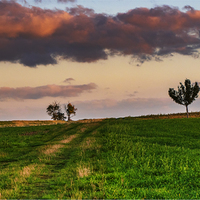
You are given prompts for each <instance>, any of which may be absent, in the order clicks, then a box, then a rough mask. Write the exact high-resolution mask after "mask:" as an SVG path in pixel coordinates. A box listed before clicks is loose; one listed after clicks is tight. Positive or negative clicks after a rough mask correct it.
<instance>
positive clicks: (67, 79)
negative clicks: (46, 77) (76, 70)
mask: <svg viewBox="0 0 200 200" xmlns="http://www.w3.org/2000/svg"><path fill="white" fill-rule="evenodd" d="M71 81H75V80H74V79H73V78H66V79H65V80H64V81H63V82H64V83H69V84H71Z"/></svg>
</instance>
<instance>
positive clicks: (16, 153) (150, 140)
mask: <svg viewBox="0 0 200 200" xmlns="http://www.w3.org/2000/svg"><path fill="white" fill-rule="evenodd" d="M151 117H152V116H151ZM152 118H155V117H152ZM141 119H146V120H141ZM141 119H140V118H131V117H127V118H119V119H104V120H99V121H98V120H88V121H87V120H82V121H78V122H73V123H67V122H65V123H64V124H57V125H51V126H50V125H45V126H29V127H28V126H27V127H2V128H1V129H0V166H1V170H0V198H2V199H36V198H37V199H38V198H40V199H41V198H46V199H48V198H50V199H68V198H70V199H71V198H72V199H116V198H117V199H142V198H144V199H161V198H162V199H172V198H173V199H197V198H200V170H199V169H200V168H199V166H200V160H199V155H200V133H199V123H200V119H199V118H189V119H185V118H181V119H153V120H152V119H151V120H149V119H147V117H146V118H145V117H143V118H141Z"/></svg>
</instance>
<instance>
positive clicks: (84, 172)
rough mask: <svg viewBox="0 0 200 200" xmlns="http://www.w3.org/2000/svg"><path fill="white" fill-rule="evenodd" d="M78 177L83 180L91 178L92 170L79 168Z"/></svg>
mask: <svg viewBox="0 0 200 200" xmlns="http://www.w3.org/2000/svg"><path fill="white" fill-rule="evenodd" d="M77 173H78V177H80V178H83V177H84V176H89V175H90V174H91V171H90V168H89V167H86V166H84V165H83V166H81V165H80V166H79V167H78V169H77Z"/></svg>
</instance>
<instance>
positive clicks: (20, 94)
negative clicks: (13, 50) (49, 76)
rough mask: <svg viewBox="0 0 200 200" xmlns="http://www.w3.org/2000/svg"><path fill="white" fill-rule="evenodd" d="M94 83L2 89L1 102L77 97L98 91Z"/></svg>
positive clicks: (0, 91) (0, 92)
mask: <svg viewBox="0 0 200 200" xmlns="http://www.w3.org/2000/svg"><path fill="white" fill-rule="evenodd" d="M96 87H97V85H96V84H94V83H90V84H85V85H70V86H63V85H45V86H40V87H19V88H9V87H1V88H0V100H1V101H3V100H6V99H40V98H43V97H75V96H78V95H80V94H81V93H83V92H84V91H91V90H93V89H96Z"/></svg>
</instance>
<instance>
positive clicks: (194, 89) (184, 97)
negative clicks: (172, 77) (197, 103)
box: [168, 79, 200, 118]
mask: <svg viewBox="0 0 200 200" xmlns="http://www.w3.org/2000/svg"><path fill="white" fill-rule="evenodd" d="M199 89H200V88H199V86H198V83H197V82H195V84H193V85H191V82H190V80H189V79H186V80H185V86H184V85H183V84H182V83H180V87H179V86H178V91H176V90H174V88H169V91H168V93H169V96H170V97H171V98H172V99H173V100H174V101H175V102H176V103H178V104H180V105H184V106H185V107H186V112H187V118H188V105H189V104H191V103H192V102H193V101H194V100H195V99H196V98H197V97H198V95H197V94H198V92H199Z"/></svg>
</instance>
